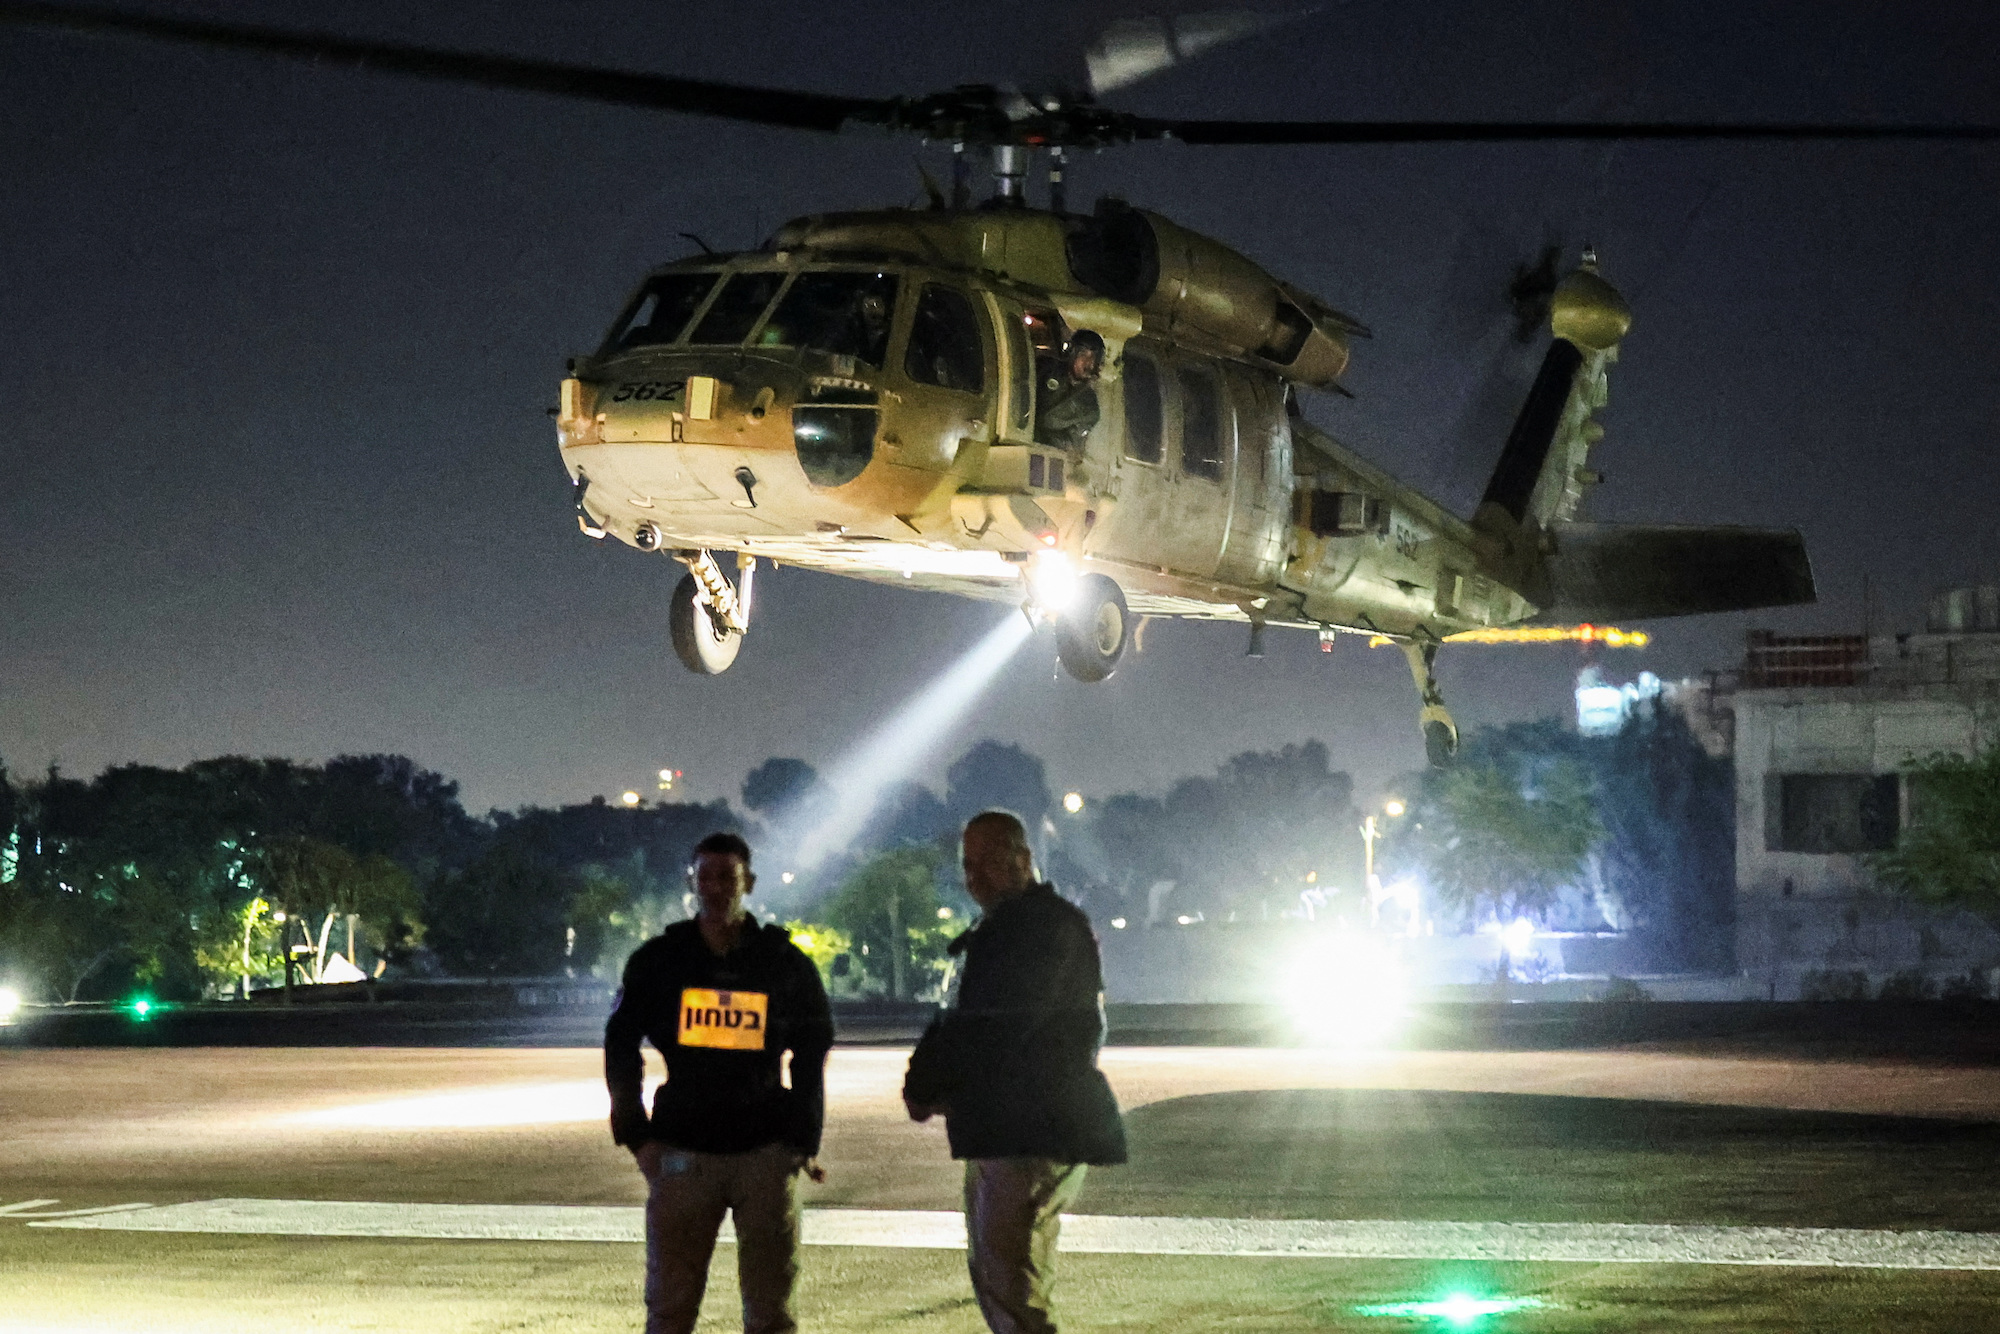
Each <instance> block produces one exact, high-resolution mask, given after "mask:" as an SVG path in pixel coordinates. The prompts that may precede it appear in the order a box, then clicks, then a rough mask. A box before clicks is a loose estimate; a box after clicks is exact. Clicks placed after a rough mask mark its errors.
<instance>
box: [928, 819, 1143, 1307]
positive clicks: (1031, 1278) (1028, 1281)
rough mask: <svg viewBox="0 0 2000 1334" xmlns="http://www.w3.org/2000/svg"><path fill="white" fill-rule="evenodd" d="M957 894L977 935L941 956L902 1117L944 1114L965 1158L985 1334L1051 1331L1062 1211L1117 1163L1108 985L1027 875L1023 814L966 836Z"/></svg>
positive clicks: (982, 823)
mask: <svg viewBox="0 0 2000 1334" xmlns="http://www.w3.org/2000/svg"><path fill="white" fill-rule="evenodd" d="M963 853H964V865H965V887H966V889H967V891H968V892H970V893H971V895H972V898H973V901H974V902H975V903H977V904H978V905H979V907H980V909H981V916H980V919H979V923H978V924H977V925H976V926H974V927H973V928H972V929H971V930H970V931H967V932H966V933H965V934H963V935H961V936H959V937H958V939H956V940H954V941H953V942H952V943H951V952H952V953H954V954H959V955H962V956H963V961H962V963H961V967H962V968H963V970H964V971H963V973H962V974H961V977H960V980H959V985H958V1000H957V1003H956V1004H955V1005H953V1006H952V1007H951V1008H950V1009H948V1010H946V1011H945V1012H944V1013H942V1014H941V1015H939V1016H938V1018H937V1019H936V1020H935V1021H933V1022H932V1024H931V1026H930V1028H929V1029H928V1030H927V1031H926V1032H925V1033H924V1036H923V1040H922V1041H921V1042H919V1043H918V1044H917V1049H916V1051H915V1052H914V1053H912V1054H911V1056H910V1069H909V1073H908V1075H907V1076H906V1077H905V1078H904V1081H903V1102H904V1105H905V1106H906V1107H908V1109H909V1113H910V1117H911V1119H912V1120H916V1121H925V1120H928V1119H930V1117H931V1116H932V1115H933V1114H935V1113H940V1112H941V1113H943V1114H944V1118H945V1127H946V1130H947V1132H948V1134H949V1136H950V1139H951V1156H952V1157H954V1158H962V1159H965V1160H966V1162H965V1231H966V1237H967V1240H968V1243H969V1251H968V1255H967V1267H968V1268H969V1269H970V1270H971V1274H972V1291H973V1294H974V1295H975V1296H976V1297H977V1298H978V1299H979V1309H980V1311H981V1313H982V1314H984V1315H985V1317H986V1323H987V1325H988V1326H989V1327H990V1328H991V1329H992V1330H993V1331H994V1334H1054V1330H1055V1323H1054V1322H1053V1321H1052V1320H1051V1319H1050V1317H1049V1288H1050V1285H1051V1284H1052V1283H1053V1282H1054V1279H1055V1254H1056V1236H1057V1232H1058V1231H1059V1229H1060V1228H1061V1226H1062V1212H1063V1210H1064V1209H1065V1208H1067V1207H1068V1206H1069V1205H1070V1204H1072V1203H1073V1202H1074V1201H1075V1200H1076V1197H1077V1195H1078V1193H1079V1192H1080V1191H1081V1190H1082V1189H1083V1176H1084V1168H1085V1165H1086V1164H1090V1163H1101V1164H1109V1163H1122V1162H1124V1161H1125V1128H1124V1124H1123V1122H1121V1121H1120V1120H1119V1118H1118V1103H1117V1100H1116V1099H1114V1098H1113V1097H1112V1095H1111V1086H1110V1084H1108V1083H1107V1082H1106V1081H1105V1078H1104V1075H1103V1074H1102V1073H1101V1072H1100V1071H1099V1070H1098V1069H1097V1050H1098V1048H1099V1047H1100V1046H1101V1045H1102V1044H1103V1041H1104V996H1103V990H1104V981H1103V974H1102V971H1101V969H1100V967H1099V964H1098V957H1097V940H1096V938H1095V937H1094V936H1093V935H1092V934H1091V931H1090V921H1089V919H1088V918H1086V917H1085V916H1084V915H1083V913H1082V912H1081V911H1080V910H1078V909H1077V908H1076V907H1075V906H1073V905H1071V904H1070V903H1067V902H1065V901H1064V900H1063V899H1062V898H1061V897H1059V896H1058V895H1057V894H1056V892H1055V890H1054V889H1053V888H1052V887H1050V886H1049V885H1046V884H1040V883H1038V882H1037V881H1036V880H1035V876H1034V860H1033V857H1032V855H1031V854H1030V852H1029V850H1028V836H1027V831H1026V830H1024V829H1023V828H1022V826H1021V821H1020V818H1019V817H1018V816H1015V815H1012V814H1010V813H1009V812H1006V811H987V812H985V813H983V814H981V815H978V816H975V817H973V819H972V821H971V822H970V823H969V824H967V825H966V826H965V837H964V844H963Z"/></svg>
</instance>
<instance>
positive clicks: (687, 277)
mask: <svg viewBox="0 0 2000 1334" xmlns="http://www.w3.org/2000/svg"><path fill="white" fill-rule="evenodd" d="M714 286H715V275H714V274H712V273H662V274H659V275H658V276H656V277H654V278H652V279H650V280H648V281H647V283H646V285H645V286H644V287H642V288H640V289H639V299H638V300H636V301H634V302H633V303H632V305H631V308H630V309H628V310H627V311H626V313H625V318H624V319H622V320H620V321H618V326H617V328H616V329H614V330H613V331H612V334H611V338H610V340H609V342H608V343H607V344H606V350H607V351H612V352H622V351H624V350H625V349H626V348H628V347H646V346H648V345H650V344H653V343H671V342H673V341H674V340H675V339H676V338H679V337H680V336H681V330H683V329H685V328H687V322H688V321H689V320H691V319H693V318H694V313H695V311H696V310H697V309H698V308H699V307H700V306H701V303H702V300H703V298H705V297H706V296H707V295H708V293H709V290H710V289H711V288H713V287H714Z"/></svg>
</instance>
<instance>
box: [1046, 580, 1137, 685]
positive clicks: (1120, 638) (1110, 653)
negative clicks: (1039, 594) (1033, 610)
mask: <svg viewBox="0 0 2000 1334" xmlns="http://www.w3.org/2000/svg"><path fill="white" fill-rule="evenodd" d="M1131 637H1132V613H1131V612H1130V611H1129V610H1127V609H1126V606H1125V594H1124V591H1123V590H1121V589H1120V588H1119V587H1118V585H1117V583H1116V582H1114V581H1113V580H1110V579H1107V578H1106V577H1105V576H1103V575H1101V574H1086V575H1085V576H1083V578H1082V579H1080V580H1078V581H1077V587H1076V596H1075V599H1074V600H1073V601H1072V602H1071V603H1070V607H1069V610H1068V611H1065V612H1064V613H1063V614H1062V616H1061V617H1060V618H1059V619H1058V620H1057V621H1056V654H1057V656H1058V657H1060V658H1061V659H1062V665H1063V670H1065V671H1067V672H1068V673H1069V674H1070V675H1071V676H1074V677H1075V678H1076V679H1077V680H1079V681H1102V680H1103V679H1104V678H1105V677H1107V676H1109V675H1111V673H1112V672H1113V671H1114V670H1116V669H1117V667H1118V659H1119V658H1121V657H1123V656H1124V654H1125V644H1126V641H1127V640H1129V639H1130V638H1131Z"/></svg>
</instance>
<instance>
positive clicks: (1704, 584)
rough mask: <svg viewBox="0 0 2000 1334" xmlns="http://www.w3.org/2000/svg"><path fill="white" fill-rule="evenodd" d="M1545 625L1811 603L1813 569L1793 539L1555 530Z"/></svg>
mask: <svg viewBox="0 0 2000 1334" xmlns="http://www.w3.org/2000/svg"><path fill="white" fill-rule="evenodd" d="M1550 536H1552V537H1553V538H1554V539H1555V550H1554V551H1552V552H1551V553H1550V554H1549V556H1548V558H1547V563H1546V565H1545V567H1544V569H1545V572H1546V576H1547V579H1548V586H1547V590H1546V593H1545V595H1544V596H1543V597H1541V598H1538V599H1536V601H1537V602H1538V603H1539V605H1540V606H1541V615H1543V616H1545V617H1552V618H1557V619H1561V620H1565V621H1608V620H1644V619H1646V618H1649V617H1656V616H1695V615H1699V614H1701V613H1703V612H1715V611H1748V610H1750V609H1751V608H1753V607H1789V606H1793V605H1795V604H1798V603H1802V602H1811V601H1813V598H1814V594H1813V577H1812V564H1811V562H1809V561H1808V560H1807V559H1806V545H1805V541H1804V539H1802V538H1801V537H1800V536H1799V534H1798V532H1797V531H1796V530H1794V529H1789V528H1786V529H1772V528H1700V527H1693V526H1683V525H1679V524H1661V525H1652V524H1619V523H1558V524H1556V525H1554V527H1553V529H1552V531H1551V533H1550Z"/></svg>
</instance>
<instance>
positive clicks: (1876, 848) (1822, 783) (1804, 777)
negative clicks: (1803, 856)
mask: <svg viewBox="0 0 2000 1334" xmlns="http://www.w3.org/2000/svg"><path fill="white" fill-rule="evenodd" d="M1900 798H1901V780H1900V779H1898V778H1897V776H1896V775H1895V774H1772V775H1770V776H1769V777H1768V778H1766V779H1765V791H1764V812H1765V813H1764V846H1765V849H1766V850H1767V851H1770V852H1816V853H1853V852H1884V851H1887V850H1888V849H1889V848H1892V847H1894V846H1895V845H1896V832H1897V829H1898V828H1899V826H1900V825H1901V823H1902V821H1901V818H1900V809H1899V808H1900V805H1901V800H1900Z"/></svg>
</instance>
